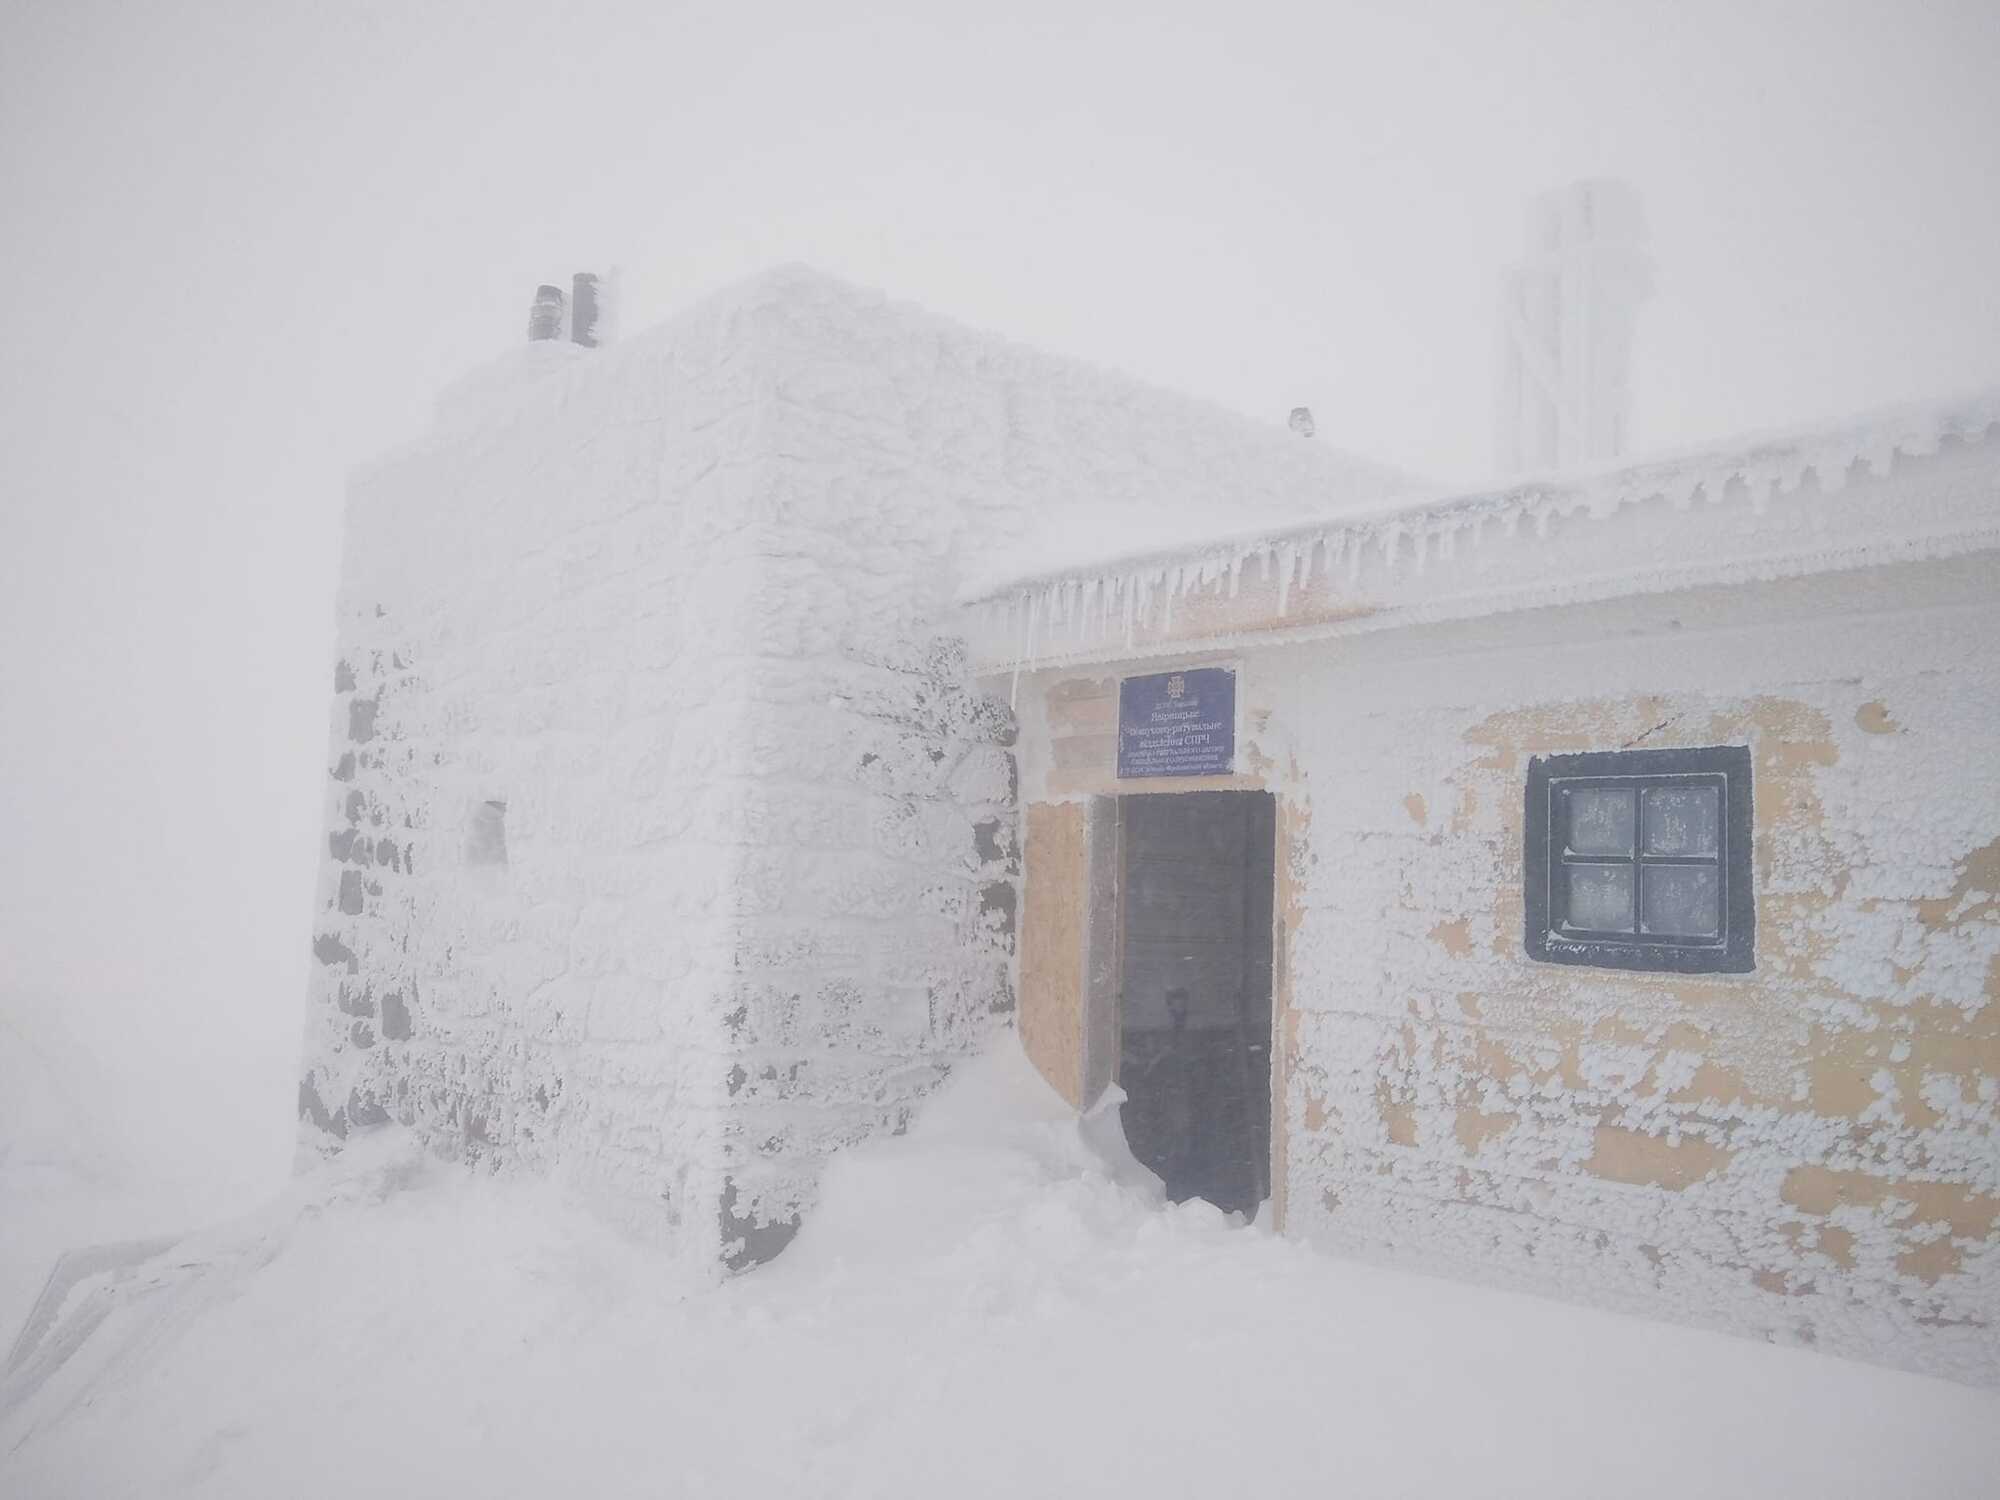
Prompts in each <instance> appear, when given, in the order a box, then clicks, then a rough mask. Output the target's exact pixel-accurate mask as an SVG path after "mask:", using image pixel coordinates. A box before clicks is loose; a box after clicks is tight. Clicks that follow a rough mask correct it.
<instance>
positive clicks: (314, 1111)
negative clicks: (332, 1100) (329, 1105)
mask: <svg viewBox="0 0 2000 1500" xmlns="http://www.w3.org/2000/svg"><path fill="white" fill-rule="evenodd" d="M299 1118H300V1119H301V1120H311V1121H312V1122H313V1124H314V1125H315V1126H316V1127H317V1128H319V1129H320V1130H323V1131H325V1132H326V1133H327V1134H328V1135H331V1136H337V1137H339V1138H340V1139H342V1140H345V1139H346V1138H347V1112H346V1111H345V1110H342V1111H340V1112H339V1113H337V1114H328V1113H327V1109H326V1103H325V1101H324V1100H322V1099H321V1098H320V1096H319V1090H318V1089H316V1088H314V1087H313V1081H312V1075H311V1074H310V1073H308V1074H307V1075H306V1076H305V1077H304V1078H301V1079H300V1080H299Z"/></svg>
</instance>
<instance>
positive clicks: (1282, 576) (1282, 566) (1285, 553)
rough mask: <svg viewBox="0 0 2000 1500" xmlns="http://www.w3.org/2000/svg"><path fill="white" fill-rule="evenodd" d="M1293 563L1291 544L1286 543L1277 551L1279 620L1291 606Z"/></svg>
mask: <svg viewBox="0 0 2000 1500" xmlns="http://www.w3.org/2000/svg"><path fill="white" fill-rule="evenodd" d="M1293 561H1294V558H1293V556H1292V547H1291V543H1289V542H1287V543H1285V544H1284V545H1283V546H1282V547H1280V548H1279V549H1278V616H1279V618H1280V619H1282V618H1283V617H1284V614H1285V610H1286V609H1287V608H1288V607H1289V606H1290V604H1291V599H1292V564H1293Z"/></svg>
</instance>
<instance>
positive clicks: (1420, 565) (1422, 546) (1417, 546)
mask: <svg viewBox="0 0 2000 1500" xmlns="http://www.w3.org/2000/svg"><path fill="white" fill-rule="evenodd" d="M1410 546H1411V548H1412V550H1413V551H1414V553H1415V556H1416V562H1417V576H1418V577H1419V578H1421V577H1423V576H1424V564H1425V563H1426V562H1427V561H1428V560H1429V555H1430V550H1431V532H1430V528H1429V527H1428V526H1414V527H1412V528H1411V529H1410Z"/></svg>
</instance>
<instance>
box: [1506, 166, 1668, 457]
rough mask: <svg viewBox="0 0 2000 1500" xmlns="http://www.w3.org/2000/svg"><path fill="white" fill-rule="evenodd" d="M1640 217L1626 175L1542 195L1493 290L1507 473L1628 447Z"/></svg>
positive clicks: (1644, 267)
mask: <svg viewBox="0 0 2000 1500" xmlns="http://www.w3.org/2000/svg"><path fill="white" fill-rule="evenodd" d="M1645 237H1646V231H1645V220H1644V217H1643V215H1642V214H1641V212H1640V209H1639V199H1638V195H1637V194H1635V193H1634V192H1633V191H1632V189H1631V188H1630V187H1629V186H1627V185H1626V184H1625V183H1622V182H1615V181H1608V180H1602V179H1599V180H1592V181H1587V182H1578V183H1573V184H1571V185H1570V186H1569V187H1567V188H1564V189H1562V190H1561V191H1559V192H1553V193H1545V194H1543V195H1542V196H1541V197H1539V198H1537V199H1536V200H1535V202H1534V204H1533V205H1532V207H1531V209H1530V211H1529V215H1528V254H1527V258H1526V259H1525V260H1523V261H1522V263H1521V264H1520V265H1518V266H1515V267H1514V268H1513V269H1511V270H1510V271H1508V272H1507V275H1506V279H1505V281H1504V283H1503V284H1502V287H1501V293H1500V377H1499V389H1498V394H1497V398H1496V399H1497V401H1498V405H1499V410H1498V414H1497V424H1496V433H1497V439H1498V442H1497V447H1498V452H1497V454H1496V458H1497V460H1498V464H1499V471H1500V472H1501V473H1502V474H1519V473H1522V472H1526V471H1533V472H1547V471H1551V470H1556V469H1568V468H1576V467H1578V466H1581V465H1585V464H1596V463H1603V462H1608V461H1609V460H1612V459H1616V458H1620V457H1623V456H1624V454H1625V453H1626V452H1627V450H1628V448H1629V446H1630V427H1631V413H1632V396H1631V374H1632V337H1633V325H1634V321H1635V319H1636V317H1637V314H1638V310H1639V305H1640V303H1641V302H1643V301H1644V300H1645V297H1646V294H1647V292H1648V290H1649V289H1650V286H1651V263H1650V261H1649V260H1648V258H1647V255H1646V251H1645Z"/></svg>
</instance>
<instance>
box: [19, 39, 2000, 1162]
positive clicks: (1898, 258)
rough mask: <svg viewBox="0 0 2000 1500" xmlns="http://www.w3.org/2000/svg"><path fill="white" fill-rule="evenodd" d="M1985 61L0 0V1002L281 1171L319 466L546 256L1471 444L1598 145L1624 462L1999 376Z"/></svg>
mask: <svg viewBox="0 0 2000 1500" xmlns="http://www.w3.org/2000/svg"><path fill="white" fill-rule="evenodd" d="M1996 58H2000V5H1995V4H1993V3H1992V0H1977V3H1963V4H1955V3H1948V0H1921V3H1904V4H1893V3H1886V0H1885V3H1880V4H1835V3H1817V4H1751V3H1740V0H1739V3H1733V4H1698V3H1687V0H1683V3H1677V4H1581V5H1538V4H1537V5H1531V4H1499V3H1492V4H1407V5H1390V4H1387V3H1380V4H1370V5H1355V4H1340V3H1319V4H1310V5H1297V6H1292V7H1276V6H1257V5H1251V4H1240V3H1239V4H1229V5H1218V4H1215V3H1213V0H1207V3H1203V4H1200V5H1194V6H1185V7H1174V6H1169V5H1166V4H1162V3H1158V0H1149V3H1145V4H1135V5H1117V6H1112V5H1100V6H1089V7H1086V6H1081V5H1077V4H1074V3H1072V4H1069V5H1060V6H1050V7H1038V6H1034V5H1028V4H1012V5H1008V6H1004V7H996V6H992V5H988V4H981V5H976V6H975V5H947V4H930V5H913V6H908V5H906V6H892V5H887V4H881V3H877V4H872V5H870V6H868V7H866V8H865V9H864V8H860V7H856V8H855V9H854V10H853V11H852V12H851V13H849V14H847V15H844V16H839V15H835V14H833V13H832V11H831V8H830V7H827V6H825V5H798V4H784V3H777V0H773V3H771V4H767V5H763V6H756V7H751V6H742V5H737V6H716V7H690V6H672V5H664V4H628V5H589V4H563V5H538V6H530V5H523V4H502V3H493V4H473V3H465V0H458V3H433V4H405V5H386V4H370V3H352V0H349V3H343V4H329V3H312V4H304V3H284V0H277V3H272V0H264V3H231V4H222V3H216V4H209V5H201V6H195V5H177V4H170V3H152V4H132V5H122V6H108V5H102V4H89V3H79V0H0V273H4V275H5V277H6V284H7V297H8V317H7V319H6V324H5V332H4V334H0V442H4V450H0V451H4V453H5V454H6V463H5V466H4V473H0V507H4V508H3V509H0V514H3V515H4V519H5V533H4V538H5V546H4V548H0V630H3V631H4V644H5V647H6V649H5V651H4V652H0V695H4V696H0V703H4V713H0V798H4V802H3V803H0V811H4V816H5V824H6V828H7V832H8V835H9V836H8V840H7V846H8V855H7V858H6V859H5V861H4V862H0V961H4V968H0V1022H6V1023H9V1024H14V1025H17V1026H21V1027H25V1028H26V1029H28V1030H30V1031H31V1032H34V1033H35V1034H37V1035H44V1036H45V1035H47V1033H48V1029H49V1027H50V1026H51V1025H52V1024H53V1023H55V1022H56V1021H57V1020H60V1021H61V1022H62V1023H63V1024H65V1025H66V1026H67V1027H68V1028H69V1029H70V1030H71V1031H73V1032H74V1033H75V1034H76V1036H77V1037H79V1038H80V1039H81V1040H82V1041H83V1042H84V1043H85V1045H86V1046H87V1047H88V1048H90V1049H91V1050H92V1051H93V1052H95V1053H96V1054H97V1055H98V1057H100V1058H101V1059H102V1060H103V1062H104V1064H105V1066H106V1068H107V1069H108V1070H109V1072H110V1073H111V1075H112V1076H113V1081H114V1083H116V1084H117V1085H118V1086H119V1087H121V1088H126V1089H128V1090H129V1091H131V1093H130V1097H133V1098H135V1099H138V1100H140V1101H142V1102H143V1103H144V1104H145V1105H146V1106H147V1107H148V1108H149V1109H150V1111H151V1113H150V1115H149V1119H150V1121H151V1122H152V1128H154V1129H155V1130H156V1133H157V1135H158V1139H159V1140H160V1141H161V1142H162V1143H163V1144H164V1145H167V1146H171V1145H173V1144H176V1143H180V1142H183V1141H185V1142H189V1143H193V1142H202V1143H207V1146H208V1149H210V1150H211V1151H212V1152H214V1155H215V1161H216V1165H215V1167H214V1170H215V1171H216V1172H224V1171H225V1170H226V1171H228V1172H233V1173H236V1174H237V1175H238V1176H240V1177H244V1178H246V1179H247V1178H250V1177H255V1176H258V1175H260V1174H268V1173H271V1172H275V1171H277V1170H279V1168H280V1167H281V1166H282V1163H283V1161H284V1158H285V1154H286V1151H287V1149H288V1145H287V1142H288V1129H287V1126H286V1121H287V1120H288V1118H289V1111H290V1101H291V1088H292V1084H291V1061H292V1058H291V1054H292V1050H293V1046H294V1042H295V1039H296V1038H297V1036H298V1035H299V1030H300V1026H301V1024H302V1014H303V1012H302V1004H303V995H304V989H305V978H306V966H307V959H306V954H307V943H308V930H309V923H310V915H311V914H310V892H311V883H312V876H313V863H314V858H315V853H314V846H315V843H316V839H317V809H318V795H319V791H320V783H319V778H320V776H321V774H322V758H323V752H324V748H325V733H326V717H325V716H326V704H327V694H328V691H329V688H330V658H331V652H332V646H331V620H332V590H333V583H334V575H335V569H336V566H337V556H338V545H339V543H338V535H339V503H340V493H341V484H342V473H343V470H344V468H345V467H346V466H347V465H349V464H351V463H353V462H356V461H358V460H360V459H362V458H365V457H366V456H368V455H369V454H370V453H371V452H373V451H375V450H377V449H379V448H380V447H382V446H384V445H385V444H386V443H388V442H390V441H392V440H393V439H395V438H396V437H397V436H398V435H399V434H401V433H404V432H406V431H408V430H409V429H410V428H411V427H412V426H413V425H414V424H415V423H416V422H418V421H419V420H420V419H421V417H422V414H423V412H424V409H425V406H426V403H427V401H428V399H429V397H430V395H431V394H432V392H434V391H435V389H436V388H437V387H438V385H439V384H440V383H441V382H443V381H444V380H446V379H448V378H449V377H450V376H452V375H453V374H455V373H457V372H458V371H460V370H462V369H464V368H465V367H466V366H468V365H470V364H473V363H475V362H477V361H479V360H481V359H483V358H485V357H486V356H488V355H490V354H492V353H493V352H495V351H496V350H498V349H500V348H503V347H505V346H506V345H508V344H510V343H512V342H514V341H516V340H517V339H518V338H519V337H520V336H521V333H522V330H523V326H524V324H525V319H526V311H527V304H528V299H529V296H530V294H531V292H532V290H533V287H534V285H535V284H536V283H537V282H538V281H541V280H544V279H566V277H567V273H568V272H569V271H571V270H573V269H577V268H580V267H586V266H587V267H596V268H600V269H603V268H608V267H609V266H611V265H613V264H616V265H619V266H621V267H622V268H623V272H624V283H625V293H626V306H625V312H624V316H625V317H626V319H627V322H628V326H638V325H643V324H645V323H647V322H651V321H654V320H656V319H657V318H659V317H662V316H664V315H666V314H668V313H670V312H671V311H673V310H674V309H676V308H678V307H680V306H682V305H684V304H686V303H687V302H688V301H690V300H692V299H693V298H694V297H696V296H698V295H700V294H701V293H703V292H704V291H707V290H709V289H712V288H714V287H716V286H718V285H720V284H722V283H725V282H727V281H730V280H733V279H735V278H737V277H740V276H742V275H745V274H748V273H750V272H752V271H755V270H757V269H759V268H761V267H764V266H767V265H770V264H772V263H775V262H780V261H789V260H803V261H806V262H809V263H812V264H814V265H817V266H820V267H822V268H824V269H827V270H830V271H834V272H836V273H839V274H842V275H845V276H847V277H849V278H851V279H853V280H856V281H859V282H862V283H865V284H868V285H874V286H879V287H882V288H884V289H886V290H888V291H889V292H891V293H892V294H894V295H897V296H900V297H906V298H909V299H912V300H915V301H919V302H923V303H926V304H928V305H930V306H932V307H934V308H936V309H937V310H939V311H941V312H945V313H948V314H951V315H954V316H956V317H959V318H961V319H963V320H965V321H967V322H971V323H974V324H979V325H984V326H988V327H992V328H996V329H999V330H1001V331H1003V332H1005V333H1007V334H1009V335H1011V336H1013V337H1016V338H1019V339H1022V340H1024V341H1027V342H1031V343H1036V344H1041V345H1044V346H1047V347H1050V348H1053V349H1058V350H1062V351H1066V352H1071V353H1076V354H1080V355H1083V356H1086V357H1088V358H1091V359H1093V360H1097V361H1100V362H1103V363H1108V364H1112V365H1116V366H1120V367H1123V368H1125V369H1128V370H1131V371H1133V372H1135V373H1137V374H1139V375H1142V376H1144V377H1147V378H1149V379H1152V380H1155V381H1158V382H1161V383H1163V384H1167V385H1172V386H1177V387H1181V388H1184V389H1187V390H1190V391H1195V392H1198V393H1200V394H1203V395H1207V396H1210V397H1213V398H1215V399H1217V400H1220V401H1222V402H1225V403H1227V404H1229V405H1231V406H1234V407H1237V408H1239V409H1240V410H1243V411H1245V412H1248V413H1251V414H1254V415H1257V416H1259V417H1264V418H1268V419H1270V420H1272V421H1274V422H1276V421H1282V420H1283V418H1284V414H1285V412H1286V411H1287V410H1288V409H1289V408H1290V407H1292V406H1294V405H1298V404H1309V405H1311V406H1312V408H1313V410H1314V412H1315V414H1316V416H1317V418H1318V423H1319V432H1320V441H1324V442H1331V443H1335V444H1339V445H1341V446H1346V447H1351V448H1354V449H1356V450H1358V451H1361V452H1363V453H1366V454H1368V455H1370V456H1373V457H1376V458H1379V459H1384V460H1387V461H1390V462H1393V463H1397V464H1400V465H1402V466H1404V467H1407V468H1410V469H1413V470H1417V471H1420V472H1423V473H1426V474H1429V475H1432V476H1435V477H1439V478H1444V479H1464V480H1472V479H1477V478H1478V477H1480V476H1481V474H1482V473H1483V470H1484V468H1485V466H1486V463H1487V459H1488V455H1489V453H1490V450H1491V437H1492V434H1491V409H1490V402H1491V387H1492V369H1493V351H1494V339H1495V301H1494V294H1495V288H1496V285H1497V279H1498V276H1499V273H1500V270H1501V269H1502V267H1503V266H1504V265H1505V264H1506V263H1507V262H1508V261H1509V260H1510V259H1511V258H1513V257H1514V256H1515V254H1516V253H1517V252H1518V250H1519V248H1520V243H1521V235H1522V225H1523V214H1524V207H1525V203H1526V200H1527V198H1528V197H1529V196H1530V195H1531V194H1533V193H1535V192H1537V191H1540V190H1542V189H1545V188H1548V187H1552V186H1555V185H1558V184H1561V183H1563V182H1566V181H1568V180H1570V179H1573V178H1576V177H1580V176H1589V175H1615V176H1621V177H1624V178H1626V179H1628V180H1630V181H1631V182H1633V183H1634V184H1635V185H1636V186H1637V187H1638V189H1639V190H1640V192H1641V194H1642V195H1643V198H1644V201H1645V205H1646V209H1647V212H1648V216H1649V219H1650V221H1651V225H1652V249H1653V254H1654V258H1655V262H1656V268H1657V270H1656V284H1657V289H1656V292H1655V295H1654V297H1653V300H1652V301H1651V302H1650V303H1649V304H1648V305H1647V307H1646V308H1645V310H1644V311H1643V312H1642V314H1641V320H1640V333H1639V341H1638V349H1637V362H1636V368H1635V405H1636V410H1635V419H1634V430H1635V433H1636V435H1637V445H1638V447H1640V448H1641V449H1645V448H1654V447H1673V446H1681V445H1684V444H1687V443H1692V442H1699V441H1701V440H1703V439H1706V438H1709V437H1714V436H1720V435H1722V434H1724V433H1727V432H1731V431H1735V430H1739V429H1743V428H1749V427H1763V426H1770V425H1778V424H1785V423H1791V422H1795V421H1802V420H1810V419H1813V418H1816V417H1821V416H1830V415H1838V414H1843V413H1846V412H1849V411H1852V410H1857V409H1862V408H1866V407H1868V406H1872V405H1878V404H1884V403H1890V402H1896V401H1902V400H1907V399H1911V398H1914V397H1922V396H1926V395H1934V394H1947V393H1951V392H1955V391H1959V390H1963V389H1967V388H1972V387H1979V386H1985V385H1992V384H1995V383H2000V187H1996V181H2000V173H1996V170H1995V164H1996V162H2000V86H1996V84H1995V73H1994V67H1995V59H1996ZM152 1076H169V1077H171V1079H172V1081H173V1084H174V1090H173V1092H172V1095H171V1103H169V1102H168V1100H169V1096H168V1095H167V1094H164V1093H162V1094H158V1095H155V1094H154V1093H153V1092H151V1091H150V1085H149V1083H148V1082H147V1080H148V1078H149V1077H152ZM224 1130H226V1131H228V1132H229V1144H228V1145H227V1147H226V1149H224V1148H220V1147H217V1146H215V1145H214V1142H216V1141H217V1140H219V1139H221V1136H220V1135H219V1134H218V1132H221V1131H224Z"/></svg>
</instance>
